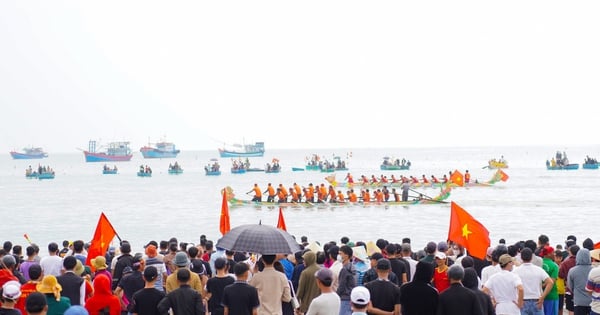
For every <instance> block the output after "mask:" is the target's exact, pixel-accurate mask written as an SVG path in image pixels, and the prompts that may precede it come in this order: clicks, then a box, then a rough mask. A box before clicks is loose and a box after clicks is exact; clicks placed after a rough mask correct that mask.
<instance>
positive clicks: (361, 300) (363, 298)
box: [350, 286, 371, 305]
mask: <svg viewBox="0 0 600 315" xmlns="http://www.w3.org/2000/svg"><path fill="white" fill-rule="evenodd" d="M370 299H371V294H370V293H369V290H368V289H367V288H365V287H363V286H359V287H354V289H352V292H350V300H351V301H352V303H354V304H359V305H367V304H369V300H370Z"/></svg>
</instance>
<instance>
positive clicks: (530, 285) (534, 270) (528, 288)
mask: <svg viewBox="0 0 600 315" xmlns="http://www.w3.org/2000/svg"><path fill="white" fill-rule="evenodd" d="M513 273H515V274H517V275H518V276H519V277H520V278H521V282H522V283H523V299H525V300H531V299H539V298H540V297H541V296H542V293H543V292H544V291H543V284H544V281H546V279H548V278H549V277H548V274H547V273H546V272H545V271H544V269H542V268H540V267H538V266H536V265H534V264H532V263H523V264H522V265H521V266H519V267H515V269H514V270H513Z"/></svg>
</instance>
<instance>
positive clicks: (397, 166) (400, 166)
mask: <svg viewBox="0 0 600 315" xmlns="http://www.w3.org/2000/svg"><path fill="white" fill-rule="evenodd" d="M410 165H411V163H410V161H408V160H406V159H404V158H403V159H402V160H400V159H394V158H390V157H389V156H384V157H383V162H382V163H381V165H380V166H379V169H380V170H382V171H400V170H408V169H410Z"/></svg>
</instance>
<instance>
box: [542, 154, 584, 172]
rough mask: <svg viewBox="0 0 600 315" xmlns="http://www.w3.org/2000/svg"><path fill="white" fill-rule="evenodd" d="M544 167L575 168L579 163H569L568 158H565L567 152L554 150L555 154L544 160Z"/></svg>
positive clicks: (550, 168) (554, 168) (553, 168)
mask: <svg viewBox="0 0 600 315" xmlns="http://www.w3.org/2000/svg"><path fill="white" fill-rule="evenodd" d="M546 169H548V170H552V171H554V170H577V169H579V164H577V163H569V159H568V158H567V154H566V153H565V152H562V153H561V152H560V151H556V155H555V156H554V157H553V158H552V159H550V160H546Z"/></svg>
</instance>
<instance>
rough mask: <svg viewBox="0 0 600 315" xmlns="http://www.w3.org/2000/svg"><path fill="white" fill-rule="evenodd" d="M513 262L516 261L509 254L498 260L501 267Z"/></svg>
mask: <svg viewBox="0 0 600 315" xmlns="http://www.w3.org/2000/svg"><path fill="white" fill-rule="evenodd" d="M511 261H514V258H513V257H512V256H511V255H509V254H503V255H502V256H500V258H499V259H498V262H499V263H500V265H501V266H504V265H506V264H508V263H509V262H511Z"/></svg>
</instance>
